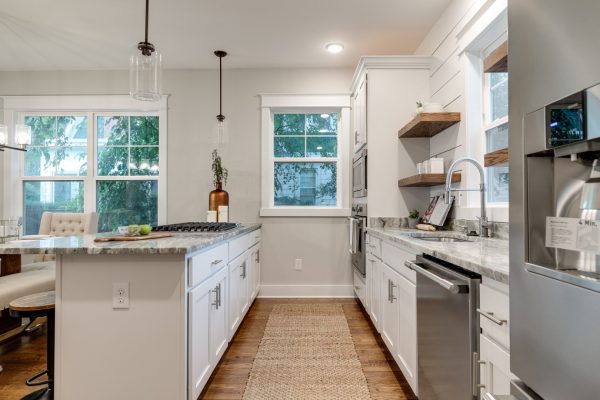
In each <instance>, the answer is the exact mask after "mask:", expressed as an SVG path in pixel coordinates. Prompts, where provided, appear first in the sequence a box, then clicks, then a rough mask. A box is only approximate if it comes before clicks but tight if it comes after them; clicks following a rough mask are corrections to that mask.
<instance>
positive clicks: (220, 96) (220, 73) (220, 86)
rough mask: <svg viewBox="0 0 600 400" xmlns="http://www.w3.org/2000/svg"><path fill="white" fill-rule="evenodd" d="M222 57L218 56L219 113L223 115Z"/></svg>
mask: <svg viewBox="0 0 600 400" xmlns="http://www.w3.org/2000/svg"><path fill="white" fill-rule="evenodd" d="M222 63H223V57H219V115H223V70H222Z"/></svg>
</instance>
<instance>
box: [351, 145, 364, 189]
mask: <svg viewBox="0 0 600 400" xmlns="http://www.w3.org/2000/svg"><path fill="white" fill-rule="evenodd" d="M367 186H368V185H367V149H366V148H363V149H361V150H360V151H359V152H358V153H356V154H355V155H354V158H353V160H352V197H353V198H361V197H366V196H367Z"/></svg>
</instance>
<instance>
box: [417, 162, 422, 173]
mask: <svg viewBox="0 0 600 400" xmlns="http://www.w3.org/2000/svg"><path fill="white" fill-rule="evenodd" d="M422 173H423V163H417V174H422Z"/></svg>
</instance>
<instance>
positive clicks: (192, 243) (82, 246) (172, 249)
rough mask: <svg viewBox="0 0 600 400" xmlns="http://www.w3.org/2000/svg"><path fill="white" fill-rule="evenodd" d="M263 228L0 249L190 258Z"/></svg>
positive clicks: (86, 238) (64, 240)
mask: <svg viewBox="0 0 600 400" xmlns="http://www.w3.org/2000/svg"><path fill="white" fill-rule="evenodd" d="M260 227H261V224H242V225H240V227H238V228H235V229H231V230H229V231H225V232H220V233H174V236H173V237H167V238H161V239H149V240H139V241H133V242H101V243H98V242H94V239H95V238H96V237H98V236H110V235H114V233H111V234H98V235H83V236H69V237H55V238H48V239H43V240H15V241H12V242H8V243H5V244H2V245H0V254H187V253H191V252H194V251H198V250H201V249H203V248H206V247H210V246H212V245H214V244H216V243H219V242H222V241H224V240H228V239H231V238H234V237H236V236H240V235H243V234H245V233H249V232H252V231H255V230H257V229H259V228H260Z"/></svg>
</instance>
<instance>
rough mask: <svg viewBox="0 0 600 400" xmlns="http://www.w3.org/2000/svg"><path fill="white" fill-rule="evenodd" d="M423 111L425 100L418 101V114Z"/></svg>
mask: <svg viewBox="0 0 600 400" xmlns="http://www.w3.org/2000/svg"><path fill="white" fill-rule="evenodd" d="M422 112H423V102H422V101H420V100H419V101H417V114H421V113H422Z"/></svg>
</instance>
